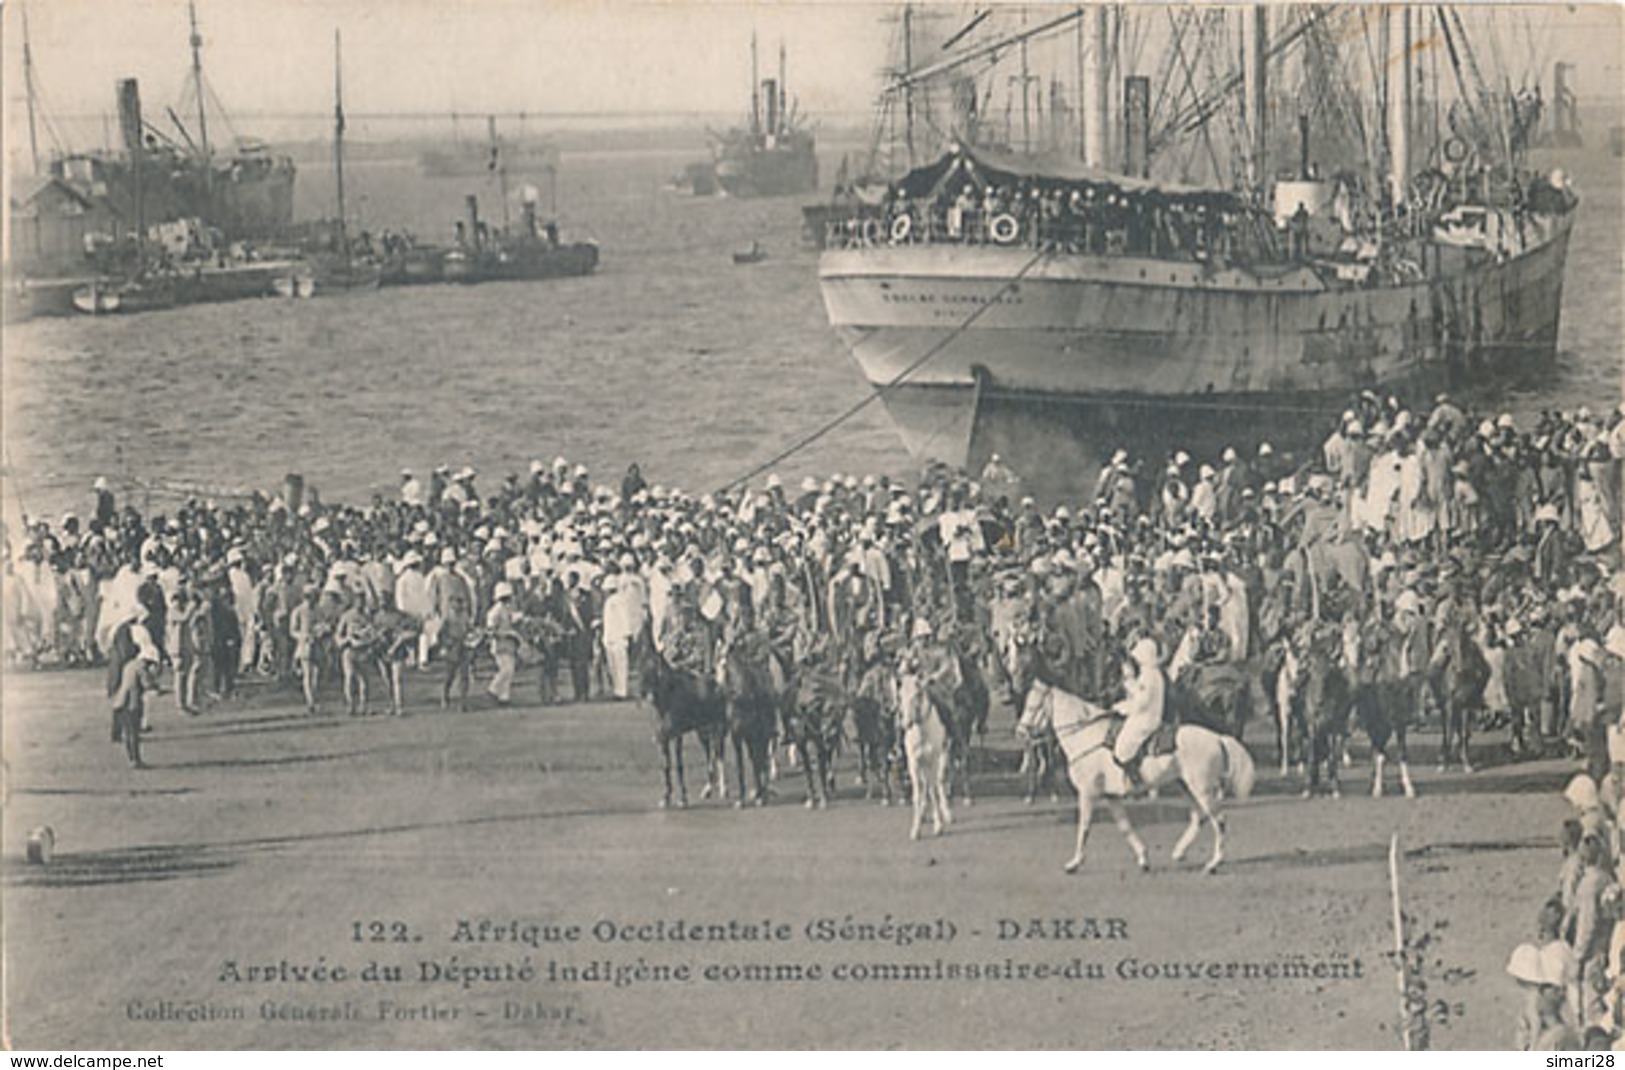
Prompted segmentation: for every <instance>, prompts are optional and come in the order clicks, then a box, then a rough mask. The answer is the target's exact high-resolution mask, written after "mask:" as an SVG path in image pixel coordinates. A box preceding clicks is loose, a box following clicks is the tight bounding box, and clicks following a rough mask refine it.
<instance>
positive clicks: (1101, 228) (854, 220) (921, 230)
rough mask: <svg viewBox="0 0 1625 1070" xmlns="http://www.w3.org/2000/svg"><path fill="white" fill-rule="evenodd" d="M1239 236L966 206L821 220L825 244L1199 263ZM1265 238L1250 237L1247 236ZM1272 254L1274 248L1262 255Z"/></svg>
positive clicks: (1230, 252)
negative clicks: (974, 248) (944, 247)
mask: <svg viewBox="0 0 1625 1070" xmlns="http://www.w3.org/2000/svg"><path fill="white" fill-rule="evenodd" d="M1244 244H1248V243H1244V242H1241V241H1240V240H1238V236H1237V235H1236V234H1234V233H1233V232H1231V231H1230V230H1228V229H1226V228H1222V227H1208V228H1203V229H1201V230H1195V229H1184V228H1177V229H1176V228H1174V227H1171V226H1164V227H1160V228H1159V227H1153V226H1150V225H1147V223H1146V222H1145V221H1143V220H1139V219H1134V218H1122V217H1119V218H1117V219H1104V218H1099V217H1095V218H1090V217H1086V216H1082V215H1077V214H1063V215H1059V216H1050V215H1045V214H1042V213H1034V212H1025V213H1021V214H1017V213H1013V212H1003V211H988V210H986V209H981V208H977V209H972V210H968V211H961V212H957V213H955V212H950V211H947V210H935V211H930V212H925V211H918V210H914V211H906V212H900V211H890V210H887V209H885V208H878V207H877V208H865V209H860V210H858V211H855V212H853V213H851V214H849V215H847V216H845V217H843V218H839V219H833V220H829V221H827V222H826V224H825V233H824V247H825V248H826V249H862V248H871V247H880V246H889V247H907V246H917V245H960V246H995V247H1005V248H1017V249H1022V248H1024V249H1029V250H1032V251H1034V252H1046V253H1057V254H1061V253H1064V254H1071V255H1087V254H1093V255H1097V256H1139V257H1149V258H1153V259H1159V260H1172V261H1181V262H1186V263H1203V262H1209V261H1215V262H1219V261H1222V262H1230V261H1233V260H1234V259H1236V253H1237V251H1238V248H1239V247H1240V246H1242V245H1244ZM1251 244H1252V245H1254V246H1255V247H1256V246H1259V245H1264V244H1266V243H1265V242H1259V241H1257V240H1256V239H1255V240H1254V241H1253V242H1252V243H1251ZM1255 259H1265V260H1275V259H1278V257H1277V256H1276V255H1275V250H1274V249H1273V248H1270V249H1268V251H1267V252H1266V254H1265V255H1264V256H1263V257H1255Z"/></svg>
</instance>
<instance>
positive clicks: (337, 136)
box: [333, 29, 350, 263]
mask: <svg viewBox="0 0 1625 1070" xmlns="http://www.w3.org/2000/svg"><path fill="white" fill-rule="evenodd" d="M342 48H343V45H342V42H341V40H340V37H339V31H338V30H336V29H335V30H334V31H333V177H334V179H335V180H336V183H337V186H338V210H339V245H340V247H341V248H342V249H343V250H344V259H345V262H346V263H348V262H349V259H350V238H349V235H348V234H346V233H345V229H344V65H343V52H342Z"/></svg>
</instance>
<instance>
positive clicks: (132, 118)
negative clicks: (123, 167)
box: [118, 78, 142, 153]
mask: <svg viewBox="0 0 1625 1070" xmlns="http://www.w3.org/2000/svg"><path fill="white" fill-rule="evenodd" d="M118 126H119V133H121V134H122V135H123V136H124V148H125V149H126V150H128V151H129V152H131V153H139V152H140V151H141V147H142V145H141V143H142V137H141V86H140V85H139V84H138V83H137V82H136V80H135V79H134V78H122V79H120V80H119V83H118Z"/></svg>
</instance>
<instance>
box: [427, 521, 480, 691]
mask: <svg viewBox="0 0 1625 1070" xmlns="http://www.w3.org/2000/svg"><path fill="white" fill-rule="evenodd" d="M456 562H457V553H456V551H454V550H453V549H451V547H449V546H448V547H446V549H444V550H442V551H441V553H440V563H441V565H442V566H444V567H443V568H437V569H435V570H434V572H433V573H431V574H430V576H429V601H430V604H431V606H432V607H433V617H434V619H435V620H438V621H439V622H440V628H439V635H438V642H437V649H438V650H439V651H440V652H441V654H443V655H444V656H445V659H446V678H445V682H444V683H442V684H441V687H440V707H441V708H442V709H445V708H447V707H449V706H450V705H451V696H452V694H453V692H455V693H456V695H457V708H458V709H459V710H464V711H466V710H467V709H468V689H469V685H470V683H471V682H472V676H473V663H472V662H473V655H472V652H471V651H470V650H469V648H468V635H469V632H470V631H472V630H473V627H474V592H473V591H472V590H471V589H470V588H469V584H468V580H467V578H466V577H464V576H463V574H462V572H460V571H459V570H457V569H455V568H453V567H452V566H453V565H455V564H456Z"/></svg>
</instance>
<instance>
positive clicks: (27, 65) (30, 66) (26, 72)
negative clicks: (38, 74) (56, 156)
mask: <svg viewBox="0 0 1625 1070" xmlns="http://www.w3.org/2000/svg"><path fill="white" fill-rule="evenodd" d="M22 15H23V84H24V85H25V86H26V87H27V90H28V156H29V159H30V160H32V161H33V168H34V174H36V175H37V174H39V133H38V131H37V129H36V123H37V120H36V118H35V116H36V113H37V112H38V111H39V102H38V100H37V98H36V94H35V90H34V50H33V48H32V47H30V46H29V43H28V9H27V8H26V7H25V8H23V9H22Z"/></svg>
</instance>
